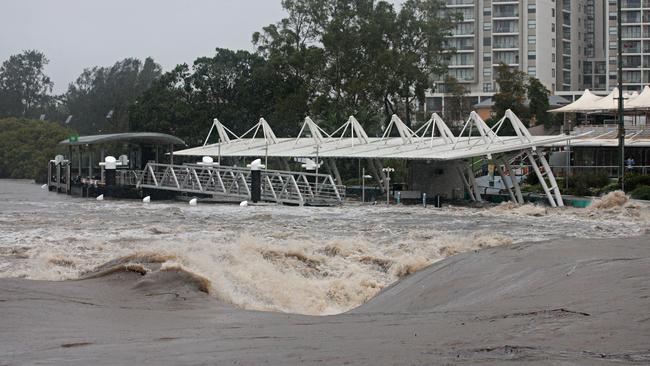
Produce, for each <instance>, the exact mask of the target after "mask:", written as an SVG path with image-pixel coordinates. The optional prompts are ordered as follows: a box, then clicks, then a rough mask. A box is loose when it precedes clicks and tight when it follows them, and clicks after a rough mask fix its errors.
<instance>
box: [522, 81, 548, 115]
mask: <svg viewBox="0 0 650 366" xmlns="http://www.w3.org/2000/svg"><path fill="white" fill-rule="evenodd" d="M526 90H527V91H528V99H529V101H530V102H529V103H530V104H529V109H530V118H531V121H532V120H533V119H534V120H535V122H536V123H535V124H543V125H544V126H546V127H550V125H551V123H552V121H553V120H552V118H551V116H550V115H549V113H548V110H549V109H550V106H549V103H548V97H549V95H550V94H551V92H550V91H549V90H548V89H546V87H545V86H544V84H542V83H541V82H540V81H539V79H537V78H535V77H530V78H528V85H527V86H526ZM531 124H532V123H531Z"/></svg>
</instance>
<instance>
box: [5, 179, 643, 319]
mask: <svg viewBox="0 0 650 366" xmlns="http://www.w3.org/2000/svg"><path fill="white" fill-rule="evenodd" d="M648 212H649V209H648V207H647V206H644V205H641V204H638V203H633V202H630V201H628V200H627V199H626V198H625V197H624V196H622V195H620V194H619V195H612V196H610V197H607V198H604V199H603V200H601V201H600V202H599V204H598V205H597V206H594V208H591V209H571V208H565V209H551V208H546V207H541V206H533V205H525V206H522V207H516V206H513V205H509V204H504V205H500V206H490V207H487V208H467V207H445V208H441V209H440V208H434V207H427V208H423V207H420V206H391V207H390V208H387V207H386V206H385V205H377V206H359V205H358V204H354V203H351V204H346V205H344V206H341V207H289V206H248V207H240V206H238V205H218V204H207V203H199V205H198V206H196V207H191V206H189V205H187V203H184V202H175V201H164V202H151V203H150V204H143V203H142V202H140V201H137V200H110V199H107V200H104V201H96V200H93V199H83V198H76V197H70V196H66V195H61V194H56V193H52V192H47V191H45V190H42V189H41V188H40V186H38V185H35V184H32V183H29V182H27V181H13V180H0V277H22V278H29V279H39V280H67V279H76V278H80V277H81V276H84V274H87V273H89V272H92V271H93V270H95V269H96V268H98V267H100V266H102V265H103V264H105V263H107V262H110V261H113V263H120V265H138V266H141V267H142V268H144V270H156V269H161V268H162V269H165V268H181V269H183V270H185V271H188V272H191V273H192V274H194V275H196V276H199V277H201V278H203V279H205V280H206V283H207V286H208V290H209V293H210V294H211V295H212V296H215V297H217V298H219V299H221V300H223V301H226V302H228V303H231V304H233V305H235V306H238V307H241V308H245V309H255V310H265V311H281V312H289V313H301V314H311V315H327V314H336V313H341V312H345V311H348V310H350V309H353V308H355V307H357V306H359V305H361V304H363V303H364V302H366V301H367V300H369V299H370V298H372V297H373V296H374V295H376V294H377V293H378V292H379V291H380V290H381V289H382V288H384V287H386V286H388V285H390V284H392V283H394V282H395V281H397V280H399V279H400V278H401V277H403V276H406V275H408V274H410V273H413V272H415V271H417V270H419V269H422V268H424V267H425V266H427V265H429V264H431V263H434V262H436V261H439V260H441V259H444V258H445V257H448V256H450V255H453V254H456V253H459V252H465V251H470V250H477V249H480V248H485V247H492V246H499V245H509V244H511V243H520V242H530V241H546V240H553V239H560V238H572V237H575V238H620V237H631V236H639V235H643V234H646V230H647V229H646V228H647V227H648V223H649V222H650V219H649V217H650V215H649V214H648ZM100 268H101V267H100Z"/></svg>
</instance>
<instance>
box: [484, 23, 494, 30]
mask: <svg viewBox="0 0 650 366" xmlns="http://www.w3.org/2000/svg"><path fill="white" fill-rule="evenodd" d="M483 30H485V31H490V30H492V23H490V22H486V23H483Z"/></svg>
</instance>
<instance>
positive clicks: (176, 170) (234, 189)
mask: <svg viewBox="0 0 650 366" xmlns="http://www.w3.org/2000/svg"><path fill="white" fill-rule="evenodd" d="M137 187H139V188H149V189H161V190H168V191H175V192H179V193H184V194H204V195H210V196H212V198H213V199H214V200H235V199H237V200H250V199H251V170H250V169H249V168H242V167H233V166H220V165H216V164H213V165H201V164H184V165H170V164H160V163H153V162H150V163H148V164H147V166H146V167H145V168H144V169H143V171H142V174H141V175H140V177H139V179H138V182H137ZM344 197H345V187H344V186H340V185H336V184H335V183H334V179H332V176H331V175H329V174H316V173H302V172H292V171H281V170H264V169H263V170H261V200H262V201H265V202H272V203H277V204H293V205H300V206H303V205H312V206H332V205H338V204H340V203H342V202H343V198H344Z"/></svg>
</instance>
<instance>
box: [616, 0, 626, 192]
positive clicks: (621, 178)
mask: <svg viewBox="0 0 650 366" xmlns="http://www.w3.org/2000/svg"><path fill="white" fill-rule="evenodd" d="M622 2H623V0H618V1H617V3H616V7H617V16H616V23H617V28H618V31H617V33H618V34H617V37H618V151H619V154H620V156H619V162H618V163H619V164H618V182H619V184H620V185H621V190H622V191H625V162H624V160H625V116H624V114H623V112H624V106H623V35H622V31H623V25H622V24H623V20H622V19H621V16H622V7H623V5H622Z"/></svg>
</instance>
